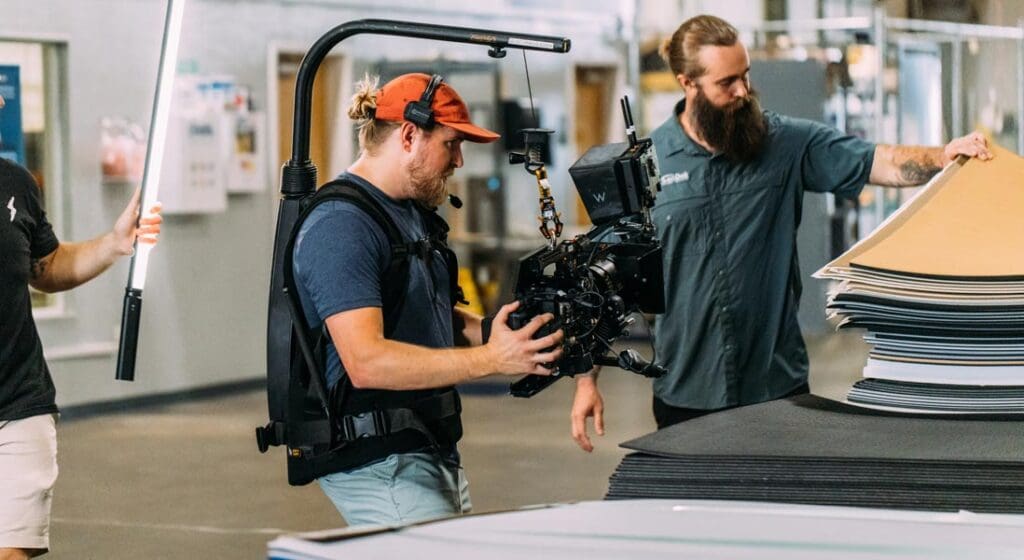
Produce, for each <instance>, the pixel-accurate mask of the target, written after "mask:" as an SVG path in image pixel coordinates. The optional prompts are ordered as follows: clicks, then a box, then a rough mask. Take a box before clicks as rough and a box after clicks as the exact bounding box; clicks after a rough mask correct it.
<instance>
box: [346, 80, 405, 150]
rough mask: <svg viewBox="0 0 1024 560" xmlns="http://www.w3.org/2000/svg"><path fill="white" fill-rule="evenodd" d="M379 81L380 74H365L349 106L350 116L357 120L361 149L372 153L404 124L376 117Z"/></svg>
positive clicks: (357, 85)
mask: <svg viewBox="0 0 1024 560" xmlns="http://www.w3.org/2000/svg"><path fill="white" fill-rule="evenodd" d="M378 83H380V77H379V76H370V75H369V74H365V75H363V79H362V80H360V81H359V82H358V83H357V84H356V93H355V95H353V96H352V105H351V106H349V108H348V117H349V118H350V119H352V120H354V121H356V128H357V129H359V149H360V150H361V151H364V152H367V153H370V154H372V153H374V151H375V150H376V149H377V146H380V144H381V143H382V142H384V140H385V139H386V138H387V137H388V136H390V135H391V133H392V132H394V130H395V129H396V128H398V127H400V126H401V125H402V123H400V122H392V121H382V120H378V119H377V118H376V112H377V92H378V91H379V90H378V89H377V84H378Z"/></svg>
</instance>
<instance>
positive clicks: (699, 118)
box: [688, 88, 768, 162]
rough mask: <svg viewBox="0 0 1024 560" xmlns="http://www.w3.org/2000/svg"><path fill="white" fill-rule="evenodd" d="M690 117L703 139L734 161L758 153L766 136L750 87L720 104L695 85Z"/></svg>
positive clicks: (762, 118)
mask: <svg viewBox="0 0 1024 560" xmlns="http://www.w3.org/2000/svg"><path fill="white" fill-rule="evenodd" d="M688 102H689V100H688ZM693 119H694V121H695V122H694V124H695V125H696V128H697V130H699V131H700V134H701V136H702V137H703V138H704V141H705V142H707V143H708V144H709V145H710V146H711V147H713V148H715V149H716V150H718V151H720V152H721V153H723V154H725V157H727V158H729V159H731V160H734V161H740V162H745V161H750V160H752V159H754V158H755V157H757V155H758V154H759V153H761V148H763V147H764V140H765V138H766V137H767V136H768V124H767V123H766V122H765V118H764V113H762V112H761V103H760V102H759V101H758V100H757V92H755V91H754V90H753V89H751V90H750V93H749V94H748V95H747V97H744V98H743V99H738V100H736V101H735V102H733V103H731V104H729V105H727V106H725V107H721V108H719V107H715V106H714V105H712V104H711V101H709V100H708V98H707V97H706V96H705V95H704V90H703V89H701V88H698V89H697V96H696V97H695V98H694V99H693Z"/></svg>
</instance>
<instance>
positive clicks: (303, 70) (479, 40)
mask: <svg viewBox="0 0 1024 560" xmlns="http://www.w3.org/2000/svg"><path fill="white" fill-rule="evenodd" d="M363 33H366V34H374V35H395V36H400V37H413V38H418V39H432V40H435V41H447V42H450V43H470V44H474V45H483V46H488V47H491V50H490V52H491V55H492V56H502V55H503V51H504V49H507V48H514V49H524V50H534V51H546V52H555V53H565V52H569V48H570V46H571V42H570V41H569V39H566V38H563V37H550V36H545V35H528V34H520V33H510V32H507V31H495V30H491V29H474V28H468V27H452V26H448V25H433V24H427V23H410V22H399V21H392V20H384V19H363V20H357V21H350V22H347V23H343V24H341V25H339V26H337V27H335V28H334V29H331V30H330V31H328V32H327V33H325V34H324V35H323V36H322V37H320V39H318V40H317V42H316V43H314V44H313V46H312V47H310V49H309V51H308V52H307V53H306V56H305V57H303V59H302V64H301V65H300V66H299V73H298V76H297V78H296V82H295V114H294V121H293V122H294V125H293V127H292V157H291V160H289V161H288V163H287V165H286V166H285V170H284V174H283V176H282V182H281V193H282V194H284V195H285V196H302V195H304V194H307V193H310V192H313V190H315V189H316V168H315V167H313V166H312V163H311V162H310V160H309V130H310V118H311V117H310V113H311V108H312V101H313V80H314V79H315V78H316V73H317V71H318V70H319V69H320V64H321V63H323V61H324V58H326V57H327V54H328V53H329V52H330V51H331V49H333V48H334V46H335V45H337V44H338V43H340V42H341V41H343V40H345V39H347V38H348V37H351V36H353V35H358V34H363Z"/></svg>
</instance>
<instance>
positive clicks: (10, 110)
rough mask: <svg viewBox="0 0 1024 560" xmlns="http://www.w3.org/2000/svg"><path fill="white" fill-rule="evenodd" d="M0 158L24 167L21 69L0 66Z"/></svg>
mask: <svg viewBox="0 0 1024 560" xmlns="http://www.w3.org/2000/svg"><path fill="white" fill-rule="evenodd" d="M0 97H3V99H4V106H3V107H0V157H2V158H6V159H10V160H14V161H16V162H18V163H19V164H21V165H25V137H24V133H23V130H22V127H21V68H20V67H18V66H0Z"/></svg>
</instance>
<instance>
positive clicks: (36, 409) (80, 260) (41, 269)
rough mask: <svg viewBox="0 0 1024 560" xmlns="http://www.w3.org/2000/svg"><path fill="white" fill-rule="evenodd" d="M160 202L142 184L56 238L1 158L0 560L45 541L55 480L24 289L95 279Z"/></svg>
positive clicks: (29, 180)
mask: <svg viewBox="0 0 1024 560" xmlns="http://www.w3.org/2000/svg"><path fill="white" fill-rule="evenodd" d="M159 212H160V209H159V206H156V207H154V208H153V209H152V210H151V215H149V216H147V217H144V218H142V219H141V220H139V223H138V225H136V221H137V218H138V215H139V191H136V192H135V195H134V196H133V197H132V199H131V202H129V203H128V207H127V208H125V210H124V212H122V213H121V216H120V217H119V218H118V219H117V222H116V223H115V224H114V227H113V229H112V230H111V231H110V232H108V233H106V234H104V235H102V236H100V237H97V238H95V239H93V240H91V241H84V242H81V243H62V242H60V241H58V240H57V237H56V236H55V235H54V233H53V228H52V227H51V226H50V223H49V222H48V221H47V219H46V212H45V211H44V210H43V206H42V203H41V201H40V196H39V187H38V185H37V184H36V181H35V179H34V178H33V177H32V175H31V174H29V172H28V171H27V170H26V169H24V168H23V167H21V166H19V165H17V164H15V163H13V162H11V161H8V160H5V159H2V158H0V560H7V559H21V558H28V557H31V556H36V555H39V554H42V553H45V552H46V551H47V550H48V549H49V520H50V519H49V518H50V498H51V494H52V489H53V484H54V482H55V480H56V478H57V462H56V456H57V435H56V429H55V423H56V413H57V405H56V403H55V400H54V396H55V395H54V386H53V380H52V379H51V378H50V372H49V370H48V369H47V367H46V362H45V361H44V360H43V348H42V345H41V343H40V341H39V335H38V333H37V331H36V325H35V321H34V320H33V318H32V305H31V299H30V296H29V290H28V287H29V286H30V285H31V286H32V287H34V288H36V289H38V290H41V291H44V292H59V291H63V290H69V289H71V288H74V287H76V286H78V285H80V284H83V283H85V282H88V281H89V280H91V279H93V278H95V277H96V276H97V275H99V274H100V273H101V272H103V271H104V270H106V269H107V268H109V267H110V265H112V264H114V262H115V261H117V259H119V258H120V257H123V256H126V255H130V254H131V253H132V247H133V243H134V241H135V239H136V237H138V239H139V242H140V243H155V242H156V237H157V234H158V233H159V232H160V221H161V218H160V215H159Z"/></svg>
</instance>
